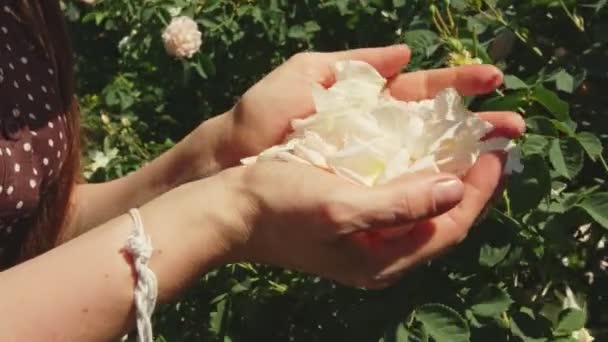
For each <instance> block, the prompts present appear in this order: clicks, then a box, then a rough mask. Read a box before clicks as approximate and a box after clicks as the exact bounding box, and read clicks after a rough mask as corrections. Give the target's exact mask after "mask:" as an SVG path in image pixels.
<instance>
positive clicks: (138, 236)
mask: <svg viewBox="0 0 608 342" xmlns="http://www.w3.org/2000/svg"><path fill="white" fill-rule="evenodd" d="M129 215H131V219H132V220H133V225H134V227H133V232H132V233H131V235H130V236H129V238H128V239H127V242H126V245H125V250H126V252H128V253H129V254H130V255H131V257H132V258H133V265H134V267H135V271H136V273H137V284H136V286H135V294H134V301H135V309H136V320H137V337H138V338H137V340H138V341H139V342H154V335H153V333H152V314H153V313H154V308H155V306H156V298H157V295H158V283H157V280H156V275H155V274H154V272H152V270H151V269H150V268H148V261H149V260H150V257H151V256H152V252H153V250H154V248H153V247H152V241H151V239H150V236H147V235H146V234H145V232H144V224H143V221H142V219H141V215H140V214H139V210H137V209H131V210H130V211H129Z"/></svg>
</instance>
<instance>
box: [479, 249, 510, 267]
mask: <svg viewBox="0 0 608 342" xmlns="http://www.w3.org/2000/svg"><path fill="white" fill-rule="evenodd" d="M510 250H511V245H510V244H507V245H505V246H499V247H494V246H492V245H489V244H485V245H483V246H481V249H480V250H479V264H480V265H481V266H484V267H494V266H496V265H498V264H499V263H500V262H501V261H503V260H504V259H505V257H506V256H507V254H509V251H510Z"/></svg>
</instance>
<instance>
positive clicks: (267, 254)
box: [218, 114, 525, 288]
mask: <svg viewBox="0 0 608 342" xmlns="http://www.w3.org/2000/svg"><path fill="white" fill-rule="evenodd" d="M484 118H485V119H487V120H488V121H490V122H492V123H493V124H494V125H495V126H496V130H495V132H493V134H494V135H501V136H507V137H511V138H514V137H517V136H519V135H520V134H522V133H523V131H524V129H525V127H524V124H523V120H522V119H521V117H519V116H518V115H516V114H502V115H498V114H484ZM503 159H504V158H503V156H502V155H501V154H499V153H492V154H485V155H483V156H482V157H481V158H480V159H479V161H478V162H477V163H476V165H475V166H474V167H473V168H472V169H471V170H470V172H469V173H468V174H467V176H466V177H464V179H463V180H459V179H458V178H456V177H455V176H452V175H449V174H418V175H409V176H405V177H402V178H400V179H397V180H395V181H394V182H392V183H390V184H388V185H385V186H380V187H375V188H368V187H364V186H360V185H357V184H353V183H351V182H349V181H346V180H344V179H342V178H339V177H337V176H335V175H333V174H331V173H328V172H326V171H322V170H319V169H316V168H314V167H311V166H306V165H300V164H291V163H278V162H265V163H259V164H256V165H253V166H250V167H240V168H235V169H232V170H229V171H226V172H224V173H222V174H220V176H218V177H220V178H223V179H224V180H226V182H227V183H226V184H228V185H229V186H228V188H230V189H236V195H235V196H233V197H234V198H235V199H238V202H235V203H238V205H236V206H235V208H236V210H237V211H238V213H239V215H237V216H239V217H241V218H242V220H239V222H241V223H240V224H238V225H233V226H231V227H229V228H227V229H226V230H225V231H224V232H223V234H222V235H223V236H224V238H222V240H223V241H225V244H226V245H227V246H230V248H228V250H229V251H230V253H229V254H230V255H229V257H228V259H229V261H243V260H247V261H253V262H261V263H267V264H273V265H277V266H281V267H286V268H290V269H297V270H300V271H305V272H309V273H314V274H318V275H321V276H323V277H326V278H330V279H334V280H337V281H338V282H341V283H343V284H347V285H354V286H363V287H370V288H377V287H384V286H387V285H390V284H391V283H393V282H394V281H396V280H397V279H398V278H399V277H400V276H401V274H402V273H403V272H404V271H406V270H408V269H410V268H412V267H413V266H415V265H417V264H419V263H421V262H424V261H427V260H428V259H429V258H432V257H433V256H436V255H437V254H440V253H442V252H444V251H446V250H447V249H448V248H450V247H452V246H454V245H456V244H458V243H459V242H460V241H462V239H464V237H465V236H466V235H467V233H468V231H469V229H470V228H471V226H472V225H473V222H474V221H475V219H476V218H477V216H478V215H479V214H480V213H481V211H482V210H483V208H484V207H485V206H486V205H487V203H488V201H489V200H490V198H491V197H492V196H493V194H494V193H495V191H496V190H497V188H498V186H499V183H500V180H501V178H502V174H503V163H504V160H503ZM224 227H227V226H226V225H224Z"/></svg>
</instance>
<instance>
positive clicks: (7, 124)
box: [0, 0, 68, 265]
mask: <svg viewBox="0 0 608 342" xmlns="http://www.w3.org/2000/svg"><path fill="white" fill-rule="evenodd" d="M13 6H14V1H12V0H0V265H1V264H3V262H2V261H3V259H4V258H3V254H5V252H6V250H7V249H8V248H9V247H14V246H15V244H20V243H21V241H20V237H22V236H23V235H24V233H23V232H24V230H27V229H28V228H29V227H28V226H29V222H30V220H29V218H30V217H31V215H32V214H33V212H34V211H35V210H36V209H37V208H38V205H39V203H40V198H41V196H42V195H44V189H45V188H46V186H47V185H48V184H49V183H50V182H53V181H55V180H56V177H57V174H58V173H59V170H60V169H61V166H62V164H63V162H64V161H65V157H66V154H67V148H68V146H67V142H68V139H67V137H66V132H67V122H66V117H65V115H64V113H60V112H59V111H60V110H61V108H62V107H61V99H60V96H59V92H58V89H57V86H56V83H55V70H54V69H53V68H52V63H51V62H50V60H49V59H48V57H47V56H46V54H45V53H44V52H43V51H42V49H40V48H39V46H38V45H37V44H34V41H33V40H32V38H31V34H30V33H29V32H28V31H27V27H26V26H25V25H24V24H23V23H22V22H21V21H20V19H19V17H18V16H17V15H16V14H15V12H14V7H13Z"/></svg>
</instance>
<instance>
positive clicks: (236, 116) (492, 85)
mask: <svg viewBox="0 0 608 342" xmlns="http://www.w3.org/2000/svg"><path fill="white" fill-rule="evenodd" d="M340 60H360V61H364V62H367V63H369V64H371V65H372V66H374V67H375V68H376V69H377V70H378V71H379V72H380V74H382V76H384V77H385V78H387V79H389V80H390V82H389V85H388V87H389V89H390V92H391V94H392V95H393V96H394V97H396V98H398V99H401V100H408V101H412V100H422V99H426V98H432V97H433V96H435V94H437V92H439V91H441V90H443V89H445V88H448V87H453V88H456V89H457V90H458V91H459V92H461V93H462V94H463V95H479V94H485V93H489V92H491V91H493V90H495V89H496V88H497V87H498V86H499V85H500V84H501V83H502V80H503V75H502V73H501V71H500V70H498V69H497V68H496V67H494V66H491V65H474V66H463V67H455V68H448V69H438V70H428V71H419V72H412V73H404V74H400V71H401V70H402V69H403V68H404V67H405V66H406V65H407V63H408V62H409V60H410V50H409V48H407V47H406V46H405V45H394V46H388V47H381V48H367V49H357V50H349V51H342V52H333V53H318V52H306V53H300V54H296V55H295V56H293V57H291V58H290V59H289V60H288V61H287V62H285V63H284V64H283V65H281V66H279V67H278V68H277V69H275V70H274V71H272V72H271V73H270V74H269V75H267V76H266V77H265V78H264V79H262V80H261V81H259V82H258V83H257V84H255V85H254V86H253V87H251V88H250V89H249V90H248V91H247V92H246V93H245V94H244V95H243V97H242V98H241V100H240V101H239V102H238V103H237V104H236V105H235V106H234V108H233V109H232V110H230V111H228V112H227V113H225V114H223V115H221V116H220V117H217V118H216V119H217V120H218V121H222V124H217V126H218V127H222V128H221V131H222V132H220V134H221V136H222V137H221V139H217V142H218V146H217V147H216V150H217V151H216V153H215V156H216V158H217V159H219V161H218V164H219V165H220V168H226V167H229V166H234V165H236V164H238V163H239V160H240V159H242V158H245V157H249V156H253V155H257V154H258V153H260V152H262V151H263V150H265V149H267V148H269V147H271V146H273V145H277V144H280V143H282V142H283V139H284V138H285V136H286V135H287V134H288V133H289V132H290V130H291V126H290V122H291V120H293V119H296V118H303V117H306V116H308V115H311V114H313V113H314V104H313V99H312V95H311V84H312V83H313V82H316V83H319V84H322V85H324V86H326V87H329V86H331V85H332V84H333V83H334V82H335V80H334V72H333V66H334V64H335V63H336V62H337V61H340ZM202 139H204V136H203V137H202Z"/></svg>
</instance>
